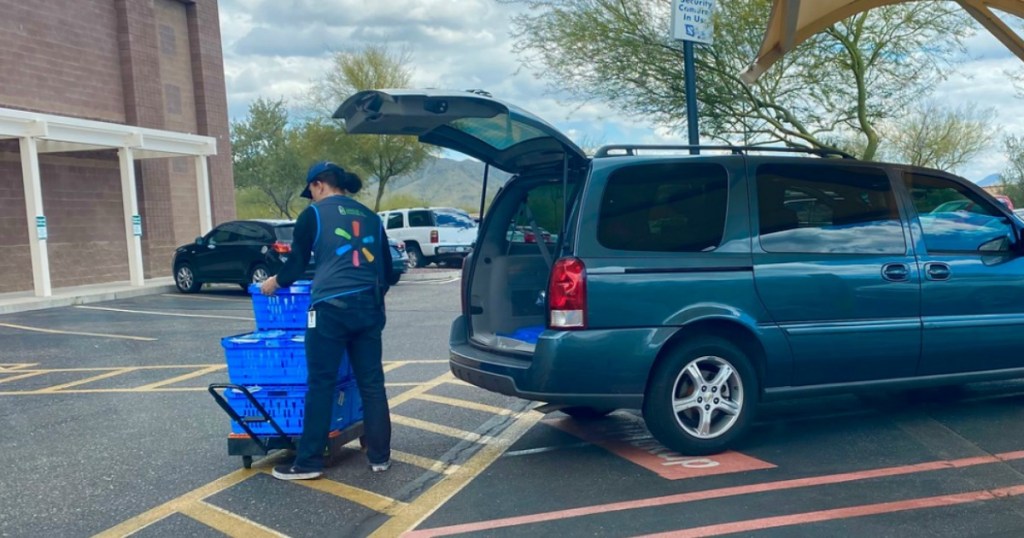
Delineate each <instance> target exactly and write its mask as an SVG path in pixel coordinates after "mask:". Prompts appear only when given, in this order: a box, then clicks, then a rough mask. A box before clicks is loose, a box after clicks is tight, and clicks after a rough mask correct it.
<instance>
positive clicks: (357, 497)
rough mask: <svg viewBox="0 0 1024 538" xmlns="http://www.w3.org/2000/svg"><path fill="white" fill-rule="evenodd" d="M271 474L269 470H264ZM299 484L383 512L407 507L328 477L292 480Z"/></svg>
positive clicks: (390, 513) (389, 513)
mask: <svg viewBox="0 0 1024 538" xmlns="http://www.w3.org/2000/svg"><path fill="white" fill-rule="evenodd" d="M264 472H266V473H268V474H269V470H268V471H264ZM292 483H293V484H296V485H299V486H305V487H307V488H309V489H315V490H317V491H321V492H323V493H329V494H331V495H334V496H335V497H340V498H342V499H345V500H346V501H351V502H354V503H356V504H360V505H362V506H365V507H367V508H369V509H370V510H373V511H375V512H380V513H382V514H388V515H394V514H395V513H396V512H397V511H398V510H400V509H402V508H404V507H405V503H403V502H401V501H396V500H395V499H392V498H391V497H385V496H383V495H379V494H377V493H374V492H372V491H367V490H365V489H361V488H357V487H354V486H350V485H348V484H342V483H341V482H335V481H334V480H329V479H326V478H321V479H320V480H296V481H294V482H292Z"/></svg>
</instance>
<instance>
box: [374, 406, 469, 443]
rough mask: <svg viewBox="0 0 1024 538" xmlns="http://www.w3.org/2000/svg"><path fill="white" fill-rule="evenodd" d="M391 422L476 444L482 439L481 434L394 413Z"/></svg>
mask: <svg viewBox="0 0 1024 538" xmlns="http://www.w3.org/2000/svg"><path fill="white" fill-rule="evenodd" d="M391 422H393V423H395V424H401V425H402V426H409V427H410V428H416V429H418V430H423V431H428V432H432V433H437V434H441V435H446V436H448V437H454V438H456V439H465V440H467V441H474V442H475V441H479V440H480V438H481V436H480V434H479V433H476V432H470V431H466V430H460V429H458V428H452V427H451V426H444V425H442V424H436V423H434V422H427V421H426V420H420V419H418V418H412V417H406V416H403V415H395V414H393V413H392V415H391Z"/></svg>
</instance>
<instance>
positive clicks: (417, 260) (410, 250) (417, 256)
mask: <svg viewBox="0 0 1024 538" xmlns="http://www.w3.org/2000/svg"><path fill="white" fill-rule="evenodd" d="M405 253H406V255H408V256H409V268H410V269H414V268H416V267H423V266H424V265H426V264H427V263H426V262H427V261H426V260H425V259H423V251H422V250H420V246H419V245H417V244H416V243H407V244H406V245H405Z"/></svg>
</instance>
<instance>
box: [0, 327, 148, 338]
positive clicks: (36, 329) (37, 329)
mask: <svg viewBox="0 0 1024 538" xmlns="http://www.w3.org/2000/svg"><path fill="white" fill-rule="evenodd" d="M0 327H7V328H10V329H18V330H19V331H31V332H37V333H46V334H70V335H72V336H95V337H98V338H116V339H119V340H136V341H139V342H156V340H157V339H156V338H150V337H148V336H128V335H124V334H107V333H89V332H82V331H62V330H58V329H44V328H42V327H29V326H27V325H15V324H14V323H0Z"/></svg>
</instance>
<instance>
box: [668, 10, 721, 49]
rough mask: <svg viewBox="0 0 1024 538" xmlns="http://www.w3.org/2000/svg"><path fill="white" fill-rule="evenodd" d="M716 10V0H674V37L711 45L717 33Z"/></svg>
mask: <svg viewBox="0 0 1024 538" xmlns="http://www.w3.org/2000/svg"><path fill="white" fill-rule="evenodd" d="M714 11H715V0H673V2H672V38H673V39H678V40H681V41H694V42H697V43H704V44H706V45H710V44H711V42H712V40H713V39H714V34H715V25H714V23H713V22H712V18H711V16H712V14H713V13H714Z"/></svg>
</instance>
